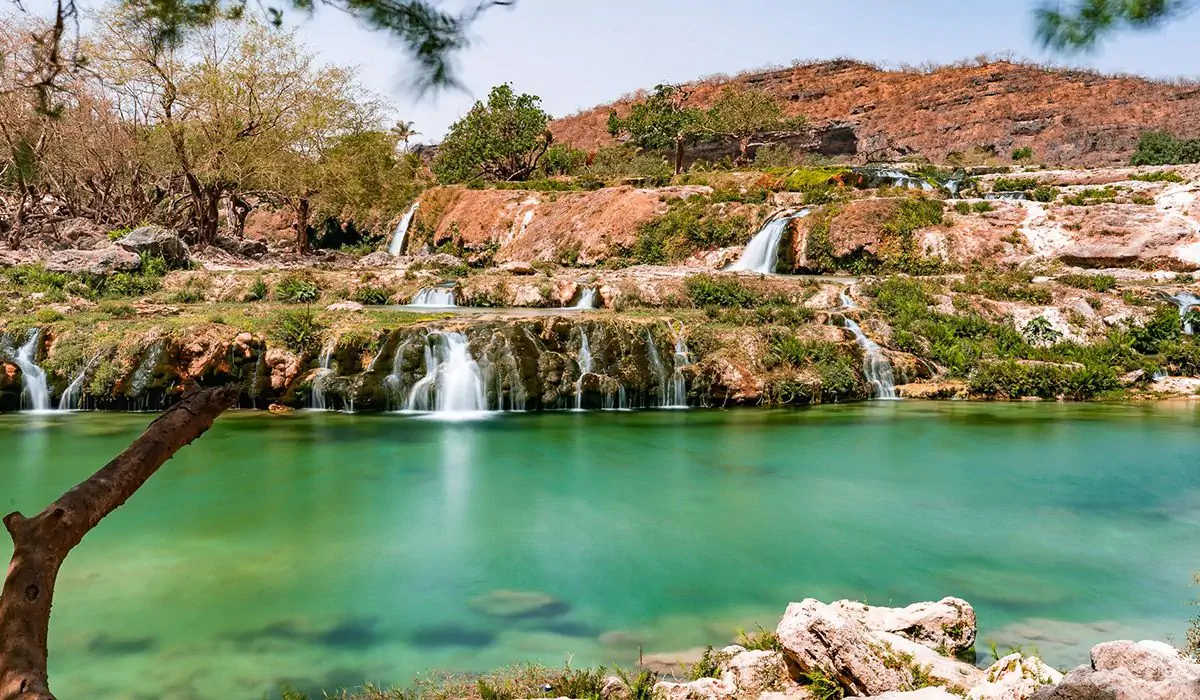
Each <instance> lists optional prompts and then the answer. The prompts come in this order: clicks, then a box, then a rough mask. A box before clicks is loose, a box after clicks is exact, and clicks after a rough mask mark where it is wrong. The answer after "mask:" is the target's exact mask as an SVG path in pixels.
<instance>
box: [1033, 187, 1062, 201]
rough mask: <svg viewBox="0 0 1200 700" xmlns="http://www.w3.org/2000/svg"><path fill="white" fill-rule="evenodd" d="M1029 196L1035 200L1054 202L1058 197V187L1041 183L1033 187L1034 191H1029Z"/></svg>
mask: <svg viewBox="0 0 1200 700" xmlns="http://www.w3.org/2000/svg"><path fill="white" fill-rule="evenodd" d="M1029 198H1030V199H1032V200H1033V201H1035V202H1046V203H1048V202H1053V201H1054V200H1056V199H1058V188H1057V187H1051V186H1049V185H1040V186H1038V187H1035V188H1033V191H1032V192H1030V193H1029Z"/></svg>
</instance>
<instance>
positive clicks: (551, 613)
mask: <svg viewBox="0 0 1200 700" xmlns="http://www.w3.org/2000/svg"><path fill="white" fill-rule="evenodd" d="M470 606H471V608H472V609H473V610H475V611H476V612H479V613H482V614H484V615H488V616H491V617H505V618H509V619H528V618H546V617H557V616H559V615H562V614H563V613H565V612H567V610H569V609H570V605H569V604H567V603H566V602H565V601H562V600H559V599H558V598H555V597H554V596H551V595H547V594H545V593H538V592H537V591H510V590H504V589H499V590H495V591H492V592H491V593H488V594H486V595H481V596H478V597H476V598H472V599H471V601H470Z"/></svg>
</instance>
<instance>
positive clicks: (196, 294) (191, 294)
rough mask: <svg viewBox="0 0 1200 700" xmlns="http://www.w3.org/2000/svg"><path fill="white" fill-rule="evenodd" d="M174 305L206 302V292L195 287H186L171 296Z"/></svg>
mask: <svg viewBox="0 0 1200 700" xmlns="http://www.w3.org/2000/svg"><path fill="white" fill-rule="evenodd" d="M169 301H170V302H171V303H172V304H198V303H200V302H202V301H204V292H203V291H201V290H199V289H196V288H195V287H191V286H188V287H184V288H183V289H180V290H179V291H177V292H175V293H174V294H172V295H171V297H170V299H169Z"/></svg>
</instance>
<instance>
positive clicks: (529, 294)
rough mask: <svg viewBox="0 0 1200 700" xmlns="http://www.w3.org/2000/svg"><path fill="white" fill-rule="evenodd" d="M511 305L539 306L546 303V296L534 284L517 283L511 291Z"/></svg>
mask: <svg viewBox="0 0 1200 700" xmlns="http://www.w3.org/2000/svg"><path fill="white" fill-rule="evenodd" d="M512 304H513V306H521V307H539V306H545V305H546V296H545V295H544V294H542V290H541V287H539V286H538V285H536V284H519V285H517V288H516V291H515V292H514V293H513V300H512Z"/></svg>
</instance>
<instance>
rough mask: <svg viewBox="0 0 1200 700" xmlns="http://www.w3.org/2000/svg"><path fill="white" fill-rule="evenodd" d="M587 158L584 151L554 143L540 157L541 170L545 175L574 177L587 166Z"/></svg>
mask: <svg viewBox="0 0 1200 700" xmlns="http://www.w3.org/2000/svg"><path fill="white" fill-rule="evenodd" d="M587 157H588V156H587V152H585V151H581V150H579V149H578V148H572V147H571V146H570V145H568V144H565V143H556V144H554V145H553V146H551V147H550V148H549V149H548V150H547V151H546V155H544V156H542V170H543V171H544V172H545V173H546V174H547V175H574V174H575V173H576V172H577V171H579V170H580V169H581V168H582V167H583V166H584V165H586V164H587Z"/></svg>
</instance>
